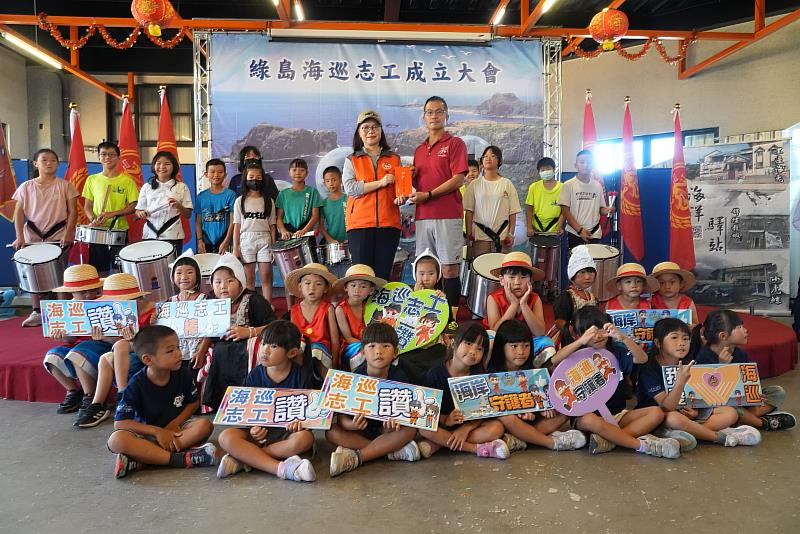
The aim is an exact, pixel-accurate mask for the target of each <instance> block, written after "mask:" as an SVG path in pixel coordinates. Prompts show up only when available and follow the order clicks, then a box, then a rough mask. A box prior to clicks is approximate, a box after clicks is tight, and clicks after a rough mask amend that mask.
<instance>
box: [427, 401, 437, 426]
mask: <svg viewBox="0 0 800 534" xmlns="http://www.w3.org/2000/svg"><path fill="white" fill-rule="evenodd" d="M425 402H426V404H427V406H425V425H426V426H427V427H428V428H433V421H434V419H435V418H436V417H439V407H438V406H436V401H435V400H434V399H425Z"/></svg>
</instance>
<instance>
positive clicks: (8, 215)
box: [0, 123, 17, 222]
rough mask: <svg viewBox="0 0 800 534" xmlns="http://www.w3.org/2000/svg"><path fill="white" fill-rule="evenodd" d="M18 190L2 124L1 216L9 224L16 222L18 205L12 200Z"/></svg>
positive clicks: (0, 132)
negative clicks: (15, 210)
mask: <svg viewBox="0 0 800 534" xmlns="http://www.w3.org/2000/svg"><path fill="white" fill-rule="evenodd" d="M16 190H17V180H16V178H15V177H14V167H13V166H12V165H11V154H9V153H8V149H7V148H6V135H5V132H4V131H3V125H2V123H0V215H2V216H3V217H5V219H6V220H8V221H9V222H11V221H13V220H14V208H15V206H16V205H17V203H16V202H15V201H14V200H13V199H12V198H11V197H12V195H13V194H14V191H16Z"/></svg>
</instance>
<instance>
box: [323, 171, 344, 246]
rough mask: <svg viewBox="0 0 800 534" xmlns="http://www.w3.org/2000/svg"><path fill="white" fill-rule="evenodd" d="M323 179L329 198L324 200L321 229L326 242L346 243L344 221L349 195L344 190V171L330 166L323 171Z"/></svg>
mask: <svg viewBox="0 0 800 534" xmlns="http://www.w3.org/2000/svg"><path fill="white" fill-rule="evenodd" d="M322 180H323V182H325V187H327V188H328V198H326V199H325V200H323V201H322V211H321V212H320V217H319V231H320V233H321V234H322V237H323V238H324V239H325V242H326V243H344V242H345V241H347V228H345V223H344V212H345V209H346V206H347V195H345V194H344V192H343V191H342V171H340V170H339V167H335V166H331V167H328V168H326V169H325V171H324V172H323V173H322Z"/></svg>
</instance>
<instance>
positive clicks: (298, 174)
mask: <svg viewBox="0 0 800 534" xmlns="http://www.w3.org/2000/svg"><path fill="white" fill-rule="evenodd" d="M306 176H308V163H306V160H304V159H300V158H297V159H293V160H292V161H291V163H290V164H289V177H290V178H291V179H292V187H291V188H289V189H284V190H283V191H281V192H280V193H278V200H277V202H276V203H275V204H276V206H277V208H278V209H277V213H276V215H277V217H278V220H277V223H278V232H280V235H281V239H284V240H286V239H291V238H292V237H300V236H302V235H303V234H306V233H308V232H310V231H311V230H313V229H314V226H316V225H317V223H318V222H319V208H320V207H322V199H321V198H320V196H319V193H318V192H317V190H316V189H314V188H313V187H308V186H307V185H306Z"/></svg>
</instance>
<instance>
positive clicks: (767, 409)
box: [690, 310, 797, 430]
mask: <svg viewBox="0 0 800 534" xmlns="http://www.w3.org/2000/svg"><path fill="white" fill-rule="evenodd" d="M747 337H748V333H747V328H745V326H744V321H742V318H741V317H739V316H738V315H737V314H736V312H735V311H732V310H714V311H712V312H711V313H709V314H708V315H707V316H706V320H705V321H703V323H702V324H699V325H697V326H695V327H694V331H693V332H692V349H691V351H690V354H691V355H692V357H693V358H694V360H695V363H696V364H697V365H708V364H718V363H748V362H749V361H750V359H749V358H748V356H747V353H746V352H745V351H743V350H742V349H741V348H739V347H741V346H743V345H746V344H747ZM703 338H705V344H704V343H703V341H702V340H703ZM761 396H762V398H763V401H764V404H763V405H762V406H748V407H744V408H737V412H738V413H739V423H740V424H744V425H750V426H752V427H755V428H757V429H760V430H785V429H788V428H792V427H794V426H795V425H796V424H797V421H796V419H795V417H794V415H792V414H790V413H788V412H784V411H780V407H781V405H782V404H783V402H784V401H785V400H786V391H785V390H784V389H783V388H782V387H781V386H777V385H771V386H762V387H761Z"/></svg>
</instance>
